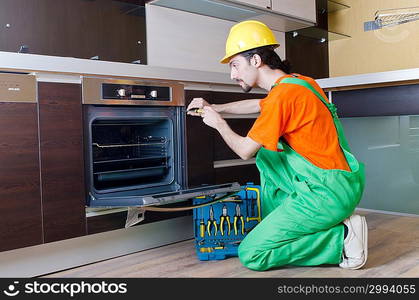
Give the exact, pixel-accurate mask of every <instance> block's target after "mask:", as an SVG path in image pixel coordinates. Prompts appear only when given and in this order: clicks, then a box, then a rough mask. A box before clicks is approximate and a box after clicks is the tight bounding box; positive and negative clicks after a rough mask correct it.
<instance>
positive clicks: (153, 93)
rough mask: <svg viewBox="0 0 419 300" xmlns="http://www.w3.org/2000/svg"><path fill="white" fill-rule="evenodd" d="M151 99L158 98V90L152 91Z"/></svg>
mask: <svg viewBox="0 0 419 300" xmlns="http://www.w3.org/2000/svg"><path fill="white" fill-rule="evenodd" d="M150 97H151V98H157V91H156V90H152V91H151V92H150Z"/></svg>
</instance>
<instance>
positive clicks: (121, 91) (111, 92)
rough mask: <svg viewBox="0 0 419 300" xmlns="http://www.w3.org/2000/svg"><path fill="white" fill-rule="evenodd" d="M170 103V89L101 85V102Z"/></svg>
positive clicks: (129, 85)
mask: <svg viewBox="0 0 419 300" xmlns="http://www.w3.org/2000/svg"><path fill="white" fill-rule="evenodd" d="M107 99H117V100H135V101H144V100H151V101H170V87H167V86H147V85H135V84H113V83H102V100H107Z"/></svg>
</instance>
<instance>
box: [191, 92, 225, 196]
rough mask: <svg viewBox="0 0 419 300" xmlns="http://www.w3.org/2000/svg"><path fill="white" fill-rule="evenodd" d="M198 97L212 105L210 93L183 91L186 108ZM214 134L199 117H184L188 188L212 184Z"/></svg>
mask: <svg viewBox="0 0 419 300" xmlns="http://www.w3.org/2000/svg"><path fill="white" fill-rule="evenodd" d="M199 97H201V98H204V99H206V100H207V101H209V102H210V103H212V95H211V92H205V91H185V103H186V104H185V105H186V107H187V106H188V105H189V103H190V102H191V101H192V99H193V98H199ZM214 134H218V133H217V132H216V131H215V130H214V129H213V128H211V127H209V126H207V125H205V124H204V122H202V119H201V118H200V117H195V116H190V115H187V116H186V149H187V164H188V186H189V187H190V188H192V187H198V186H201V185H203V184H214V163H213V162H214V150H213V146H214Z"/></svg>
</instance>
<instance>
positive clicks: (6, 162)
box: [0, 102, 42, 251]
mask: <svg viewBox="0 0 419 300" xmlns="http://www.w3.org/2000/svg"><path fill="white" fill-rule="evenodd" d="M0 128H1V130H0V215H1V217H0V228H1V229H0V251H5V250H11V249H16V248H22V247H27V246H33V245H37V244H41V243H42V216H41V194H40V186H39V181H40V179H39V151H38V118H37V107H36V103H11V102H0Z"/></svg>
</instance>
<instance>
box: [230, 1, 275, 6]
mask: <svg viewBox="0 0 419 300" xmlns="http://www.w3.org/2000/svg"><path fill="white" fill-rule="evenodd" d="M236 2H240V3H244V4H249V5H253V6H257V7H262V8H271V7H272V6H271V2H272V1H271V0H240V1H236Z"/></svg>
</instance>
